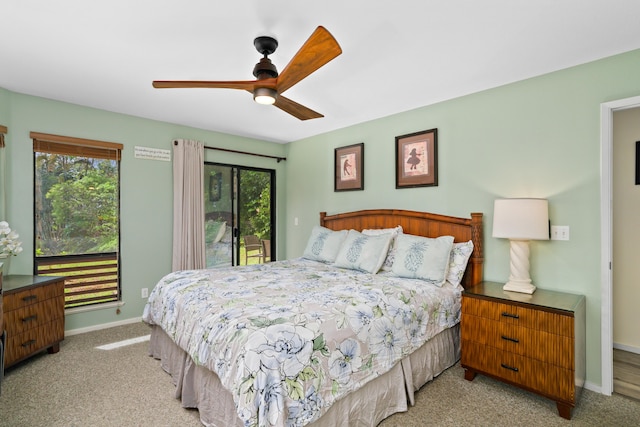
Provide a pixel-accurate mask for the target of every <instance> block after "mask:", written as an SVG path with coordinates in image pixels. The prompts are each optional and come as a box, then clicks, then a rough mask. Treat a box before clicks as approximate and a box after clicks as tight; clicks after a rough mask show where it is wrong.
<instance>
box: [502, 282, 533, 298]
mask: <svg viewBox="0 0 640 427" xmlns="http://www.w3.org/2000/svg"><path fill="white" fill-rule="evenodd" d="M502 290H503V291H510V292H520V293H523V294H529V295H531V294H532V293H534V292H535V291H536V287H535V285H534V284H533V283H531V282H529V283H526V282H524V283H523V282H517V281H513V280H509V281H508V282H507V283H505V285H504V286H503V287H502Z"/></svg>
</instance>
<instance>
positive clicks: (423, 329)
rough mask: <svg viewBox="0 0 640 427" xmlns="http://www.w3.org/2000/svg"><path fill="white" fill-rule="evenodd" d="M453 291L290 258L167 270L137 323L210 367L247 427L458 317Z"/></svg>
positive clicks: (346, 387) (382, 368)
mask: <svg viewBox="0 0 640 427" xmlns="http://www.w3.org/2000/svg"><path fill="white" fill-rule="evenodd" d="M460 295H461V288H453V287H452V286H451V285H449V284H448V283H447V284H445V285H444V286H443V287H442V288H438V287H435V286H433V285H430V284H427V283H425V282H423V281H420V280H411V279H401V278H397V277H394V276H391V275H390V274H389V273H381V274H377V275H371V274H367V273H361V272H358V271H354V270H345V269H338V268H335V267H332V266H330V265H326V264H322V263H319V262H315V261H310V260H305V259H302V258H299V259H294V260H288V261H278V262H273V263H268V264H260V265H252V266H246V267H234V268H220V269H212V270H187V271H178V272H174V273H171V274H169V275H167V276H165V277H164V278H163V279H162V280H160V282H159V283H158V284H157V286H156V287H155V288H154V289H153V291H152V292H151V294H150V296H149V300H148V303H147V305H146V307H145V309H144V314H143V320H144V321H145V322H147V323H149V324H154V325H159V326H160V327H162V329H163V330H164V331H165V332H166V333H167V334H168V335H169V336H170V337H171V338H172V339H173V340H174V341H175V342H176V344H178V345H179V346H180V347H181V348H182V349H183V350H185V351H186V352H187V353H188V354H189V355H190V356H191V358H192V359H193V360H194V362H195V363H197V364H200V365H203V366H205V367H207V368H208V369H210V370H212V371H214V372H215V373H216V374H217V375H218V377H219V378H220V380H221V381H222V384H223V385H224V386H225V387H226V388H227V389H228V390H230V391H231V393H232V394H233V398H234V401H235V404H236V410H237V413H238V416H239V417H240V418H241V419H242V420H243V421H244V423H245V425H246V426H273V425H277V426H303V425H305V424H308V423H310V422H312V421H315V420H316V419H318V418H319V417H320V416H321V415H322V414H323V413H324V412H325V411H326V410H327V409H328V408H329V406H331V404H332V403H333V402H335V401H336V400H338V399H340V398H341V397H342V396H345V395H346V394H348V393H350V392H351V391H353V390H356V389H358V388H360V387H361V386H362V385H364V384H365V383H367V382H368V381H370V380H372V379H374V378H376V377H377V376H379V375H381V374H383V373H385V372H387V371H388V370H390V369H391V368H392V367H393V366H394V365H395V364H396V363H397V362H398V361H399V360H401V359H402V358H404V357H405V356H407V355H408V354H410V353H411V352H413V351H414V350H416V349H417V348H419V347H420V346H422V344H424V343H425V342H426V341H427V340H429V339H430V338H431V337H433V336H435V335H437V334H438V333H439V332H441V331H442V330H444V329H446V328H449V327H451V326H454V325H455V324H456V323H458V321H459V318H460Z"/></svg>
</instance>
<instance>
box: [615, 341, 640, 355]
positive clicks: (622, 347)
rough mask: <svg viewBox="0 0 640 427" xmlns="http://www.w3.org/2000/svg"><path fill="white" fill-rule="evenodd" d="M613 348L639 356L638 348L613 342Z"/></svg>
mask: <svg viewBox="0 0 640 427" xmlns="http://www.w3.org/2000/svg"><path fill="white" fill-rule="evenodd" d="M613 348H615V349H616V350H623V351H628V352H629V353H635V354H640V348H638V347H634V346H631V345H625V344H618V343H615V342H614V343H613Z"/></svg>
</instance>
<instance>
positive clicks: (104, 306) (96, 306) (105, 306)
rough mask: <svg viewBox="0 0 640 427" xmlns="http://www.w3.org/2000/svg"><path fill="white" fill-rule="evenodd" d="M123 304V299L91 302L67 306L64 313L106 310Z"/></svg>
mask: <svg viewBox="0 0 640 427" xmlns="http://www.w3.org/2000/svg"><path fill="white" fill-rule="evenodd" d="M124 304H125V302H124V301H114V302H105V303H104V304H92V305H86V306H83V307H73V308H67V309H66V310H65V311H64V314H65V315H66V314H78V313H86V312H88V311H97V310H108V309H111V308H120V307H122V306H123V305H124Z"/></svg>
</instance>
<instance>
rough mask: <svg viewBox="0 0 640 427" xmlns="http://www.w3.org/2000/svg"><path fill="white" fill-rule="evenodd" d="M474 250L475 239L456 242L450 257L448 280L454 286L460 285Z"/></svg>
mask: <svg viewBox="0 0 640 427" xmlns="http://www.w3.org/2000/svg"><path fill="white" fill-rule="evenodd" d="M472 252H473V241H471V240H469V241H468V242H462V243H454V244H453V247H452V248H451V255H450V257H449V272H448V273H447V281H448V282H449V283H451V284H452V285H454V286H458V285H460V282H462V276H463V275H464V271H465V270H466V269H467V263H468V262H469V258H470V257H471V253H472Z"/></svg>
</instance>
